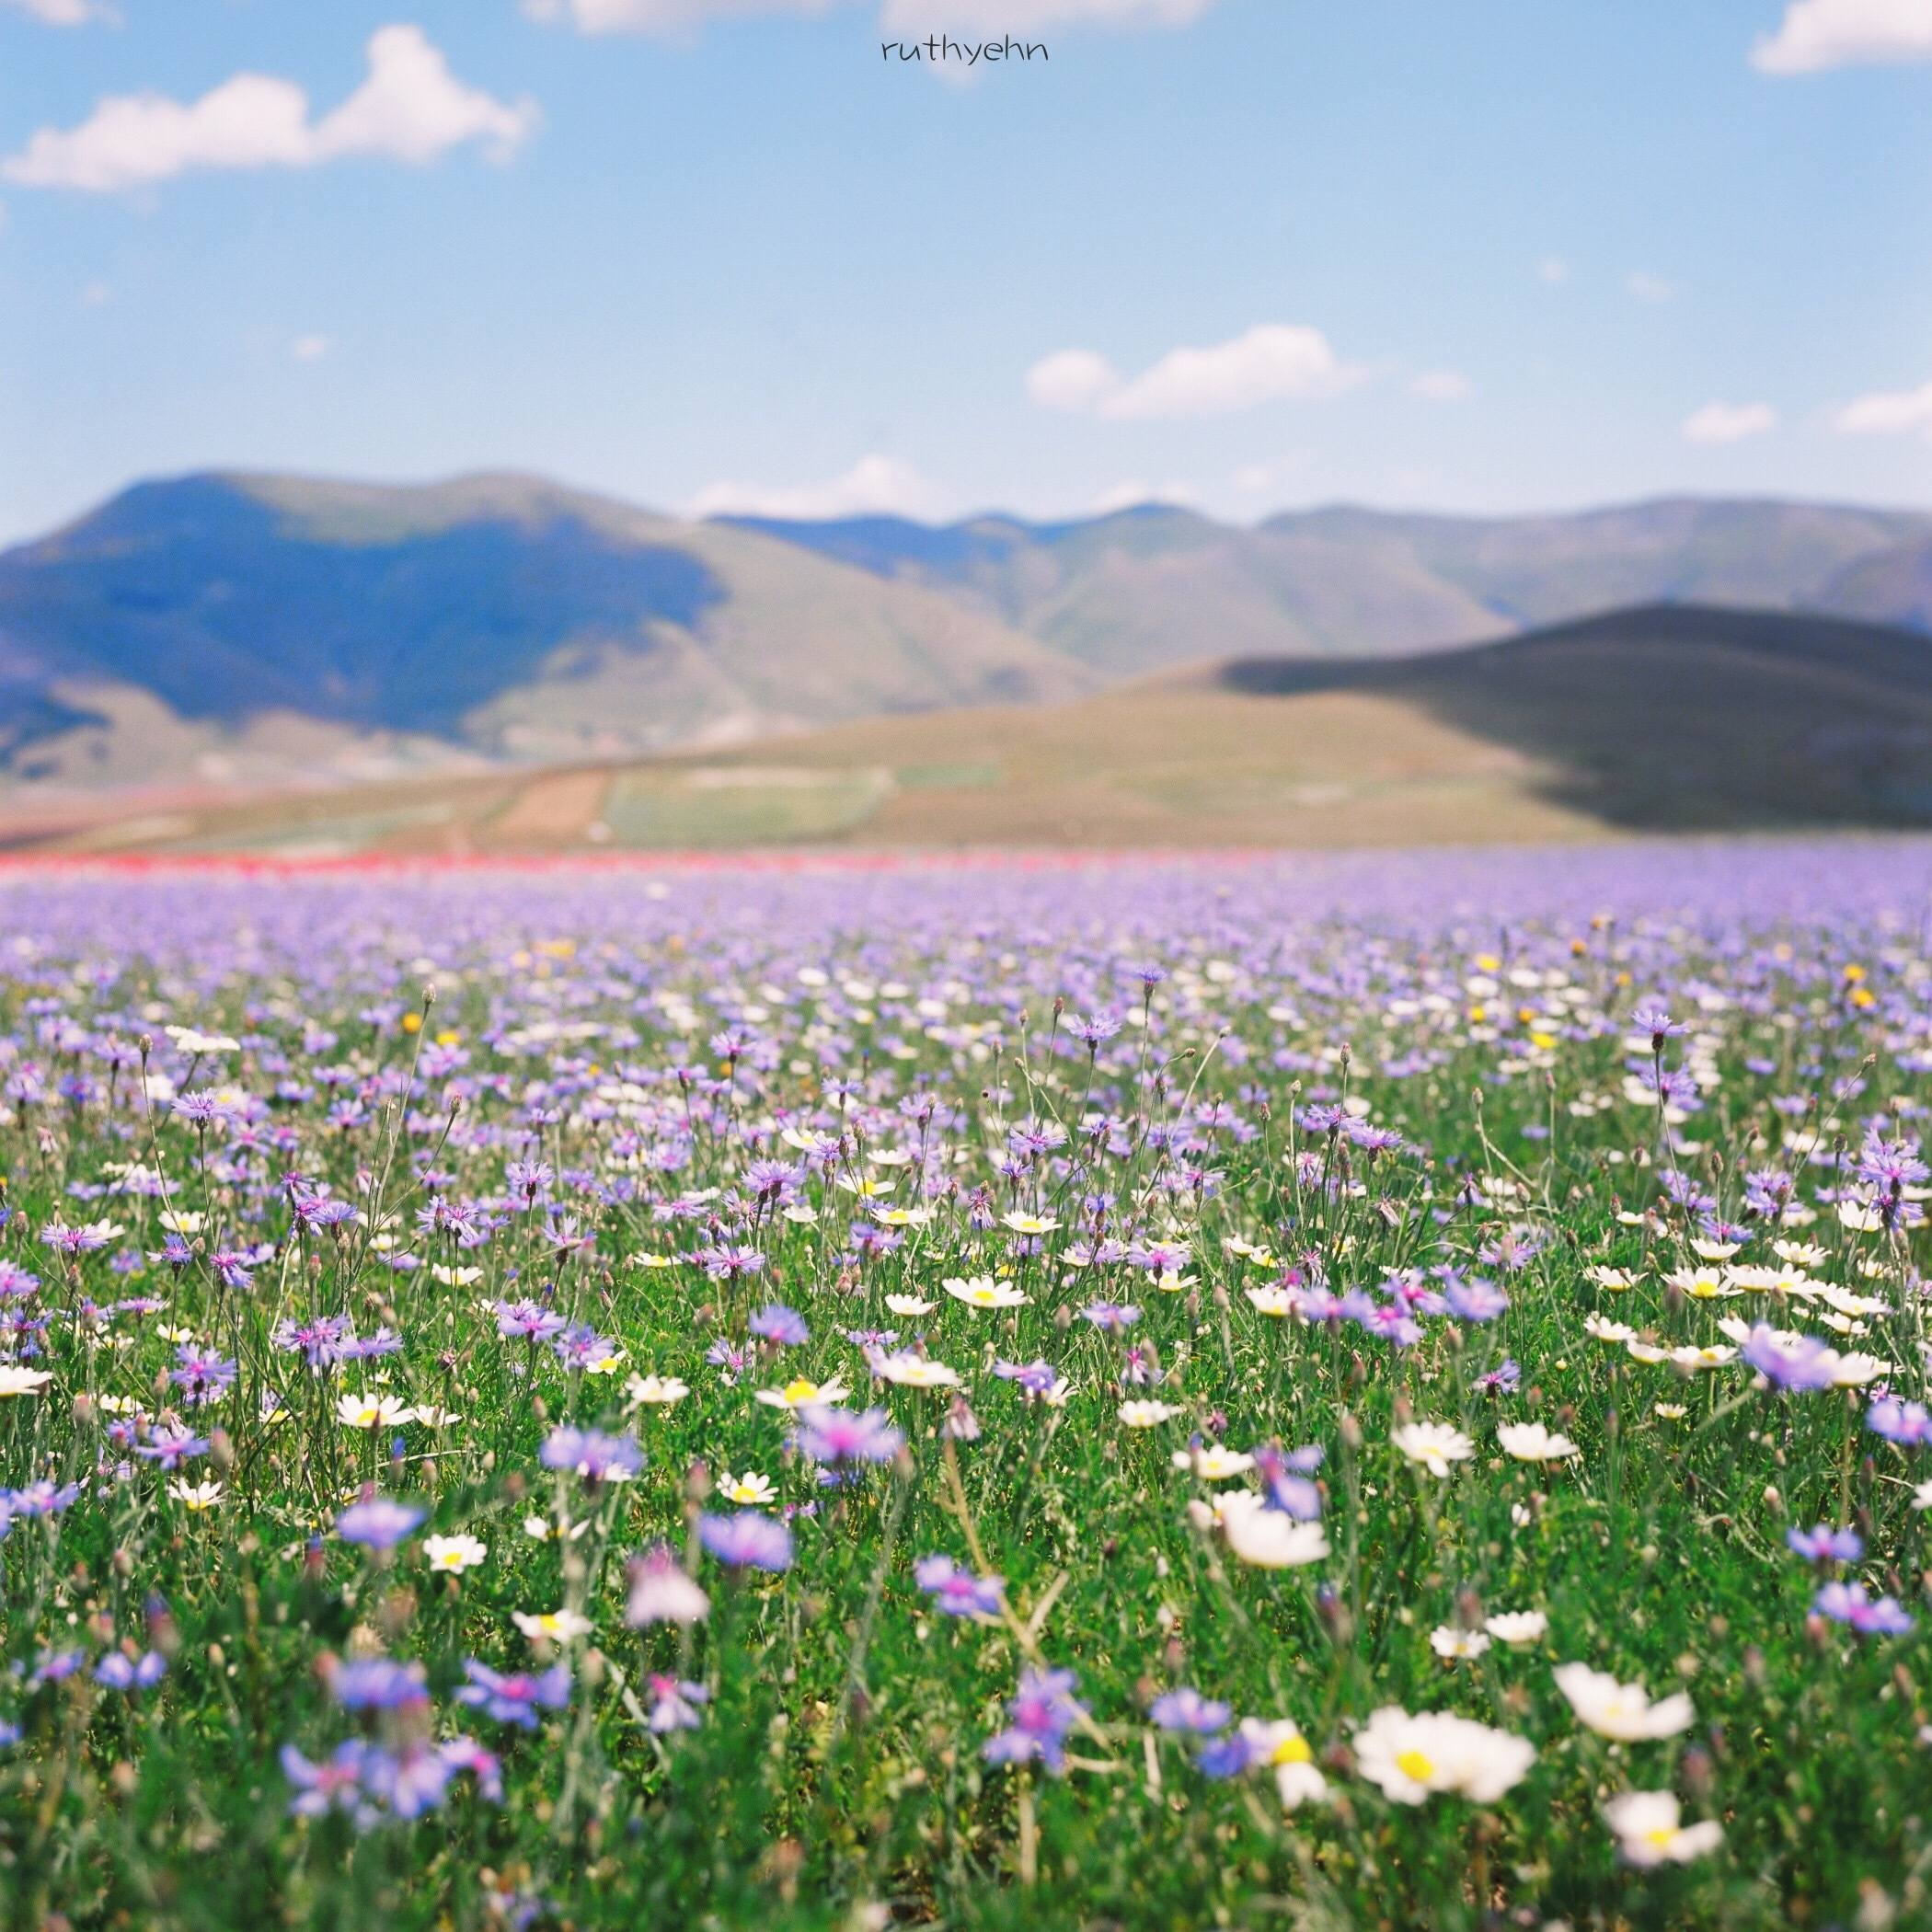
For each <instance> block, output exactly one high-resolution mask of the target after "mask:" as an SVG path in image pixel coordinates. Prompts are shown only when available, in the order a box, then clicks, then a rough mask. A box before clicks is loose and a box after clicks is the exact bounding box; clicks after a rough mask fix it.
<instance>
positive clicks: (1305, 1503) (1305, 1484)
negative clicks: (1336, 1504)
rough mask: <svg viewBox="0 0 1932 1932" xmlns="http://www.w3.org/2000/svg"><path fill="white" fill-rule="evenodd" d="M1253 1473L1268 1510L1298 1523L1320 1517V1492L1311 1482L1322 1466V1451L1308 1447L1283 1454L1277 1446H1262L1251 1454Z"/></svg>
mask: <svg viewBox="0 0 1932 1932" xmlns="http://www.w3.org/2000/svg"><path fill="white" fill-rule="evenodd" d="M1254 1458H1255V1473H1256V1475H1258V1476H1259V1478H1261V1495H1262V1500H1263V1501H1265V1502H1266V1504H1267V1505H1268V1507H1269V1508H1270V1509H1271V1510H1280V1511H1281V1512H1282V1513H1283V1514H1284V1515H1288V1516H1293V1517H1294V1520H1295V1521H1296V1522H1297V1523H1314V1522H1316V1521H1317V1520H1318V1519H1319V1517H1320V1515H1321V1491H1320V1489H1317V1487H1316V1486H1315V1484H1314V1482H1312V1481H1311V1480H1310V1477H1311V1475H1312V1473H1313V1472H1314V1471H1315V1470H1317V1469H1318V1468H1320V1467H1321V1465H1322V1449H1321V1445H1320V1444H1319V1443H1310V1444H1309V1445H1308V1446H1307V1447H1306V1448H1305V1449H1296V1450H1294V1451H1293V1452H1290V1451H1285V1450H1283V1449H1282V1446H1281V1445H1280V1443H1259V1444H1258V1445H1257V1446H1256V1448H1255V1451H1254Z"/></svg>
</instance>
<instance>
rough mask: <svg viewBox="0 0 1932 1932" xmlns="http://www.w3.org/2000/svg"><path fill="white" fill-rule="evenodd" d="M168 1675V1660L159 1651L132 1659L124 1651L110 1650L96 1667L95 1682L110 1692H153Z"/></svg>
mask: <svg viewBox="0 0 1932 1932" xmlns="http://www.w3.org/2000/svg"><path fill="white" fill-rule="evenodd" d="M165 1676H167V1658H165V1657H164V1656H162V1654H161V1653H160V1651H159V1650H150V1651H148V1652H147V1654H146V1655H145V1656H144V1657H140V1658H134V1657H130V1656H129V1655H128V1654H127V1653H126V1652H125V1651H124V1650H109V1652H108V1654H107V1655H106V1656H105V1657H103V1658H102V1659H101V1660H100V1662H98V1663H97V1664H96V1665H95V1666H94V1681H95V1683H97V1684H104V1685H107V1687H108V1688H109V1690H118V1691H136V1690H151V1689H152V1688H153V1687H154V1686H155V1685H157V1684H159V1683H160V1681H161V1680H162V1678H164V1677H165Z"/></svg>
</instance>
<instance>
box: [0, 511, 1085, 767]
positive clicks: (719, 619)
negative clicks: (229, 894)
mask: <svg viewBox="0 0 1932 1932" xmlns="http://www.w3.org/2000/svg"><path fill="white" fill-rule="evenodd" d="M1092 683H1093V679H1092V678H1091V677H1090V676H1089V675H1088V674H1087V673H1084V672H1082V671H1081V670H1080V669H1079V668H1078V667H1076V666H1075V665H1073V664H1071V663H1069V662H1068V661H1065V660H1064V659H1063V658H1061V657H1059V656H1058V655H1057V654H1056V653H1054V652H1053V651H1052V650H1050V649H1048V648H1046V647H1044V646H1042V645H1041V644H1039V643H1037V642H1035V641H1034V640H1033V639H1031V638H1027V637H1023V636H1021V635H1020V634H1019V633H1018V632H1017V631H1014V630H1012V629H1010V628H1009V627H1006V626H1004V625H1002V624H1000V623H999V622H998V621H997V620H996V619H995V618H992V617H989V616H986V615H983V614H981V613H979V612H976V611H973V610H971V609H967V608H965V607H963V606H961V605H960V604H958V603H956V602H951V601H949V600H947V599H945V598H942V597H940V596H937V595H935V594H934V593H933V592H929V591H926V590H922V589H920V588H919V587H918V586H916V585H912V584H897V583H886V582H882V581H880V580H879V579H878V578H876V577H874V576H872V575H870V574H868V573H867V572H864V571H860V570H857V569H852V568H850V567H849V566H846V565H844V564H841V563H838V562H836V561H834V560H832V559H829V558H814V557H809V556H806V555H804V554H802V553H800V552H799V550H798V549H797V548H796V547H795V546H783V545H780V544H777V543H776V542H774V541H773V540H772V539H770V538H768V537H763V536H760V535H756V534H755V533H752V532H747V531H742V530H733V529H730V528H727V527H724V526H722V525H718V524H707V523H680V522H678V521H676V520H674V519H671V518H666V517H658V516H653V515H650V514H649V513H648V512H642V511H637V510H632V509H629V508H627V506H625V505H623V504H620V503H615V502H613V501H611V500H607V499H603V498H597V497H592V496H586V495H582V494H581V493H578V492H574V491H569V490H564V489H558V488H557V487H556V486H554V485H551V484H546V483H542V482H539V481H536V480H535V479H532V478H528V477H466V478H463V479H460V480H458V481H456V482H453V483H447V484H440V485H433V486H429V487H425V488H388V487H380V486H363V485H351V484H339V483H321V482H315V481H311V480H308V479H304V478H294V477H248V476H201V477H185V478H181V479H178V480H177V481H172V482H164V483H152V484H144V485H140V486H137V487H136V488H134V489H130V490H128V491H126V492H125V493H124V494H122V495H121V496H119V497H117V498H115V499H114V500H113V501H111V502H110V503H108V504H107V505H105V506H104V507H103V508H102V509H100V510H98V511H97V512H94V513H93V514H92V515H90V516H87V517H85V518H83V519H81V520H80V521H79V522H78V523H74V524H72V525H70V526H68V527H67V528H65V529H63V530H61V531H58V532H56V533H54V535H52V536H50V537H47V538H45V539H43V540H41V541H40V542H38V543H35V544H30V545H28V546H24V547H22V548H19V549H16V550H13V551H10V552H8V553H7V554H6V556H4V557H0V764H4V767H5V769H6V771H7V772H8V773H9V774H11V775H12V776H14V777H15V778H16V780H33V779H39V780H40V781H42V782H47V781H59V782H64V783H67V784H86V783H114V782H120V783H139V782H149V783H153V782H161V781H166V780H168V779H177V780H179V779H184V778H194V777H200V778H204V779H205V778H209V777H221V776H240V777H249V776H254V777H258V778H259V777H282V778H286V777H287V776H290V775H291V774H292V772H293V773H295V774H303V773H310V774H318V775H324V776H358V775H367V774H369V773H371V772H372V771H375V770H380V769H385V768H387V769H407V768H408V766H410V765H425V764H427V765H435V766H442V767H447V766H449V765H453V764H454V765H461V764H463V763H465V762H467V763H471V764H475V763H477V762H478V761H480V760H484V759H503V758H514V759H523V760H555V759H558V758H568V757H583V756H586V755H593V754H602V755H606V756H610V755H622V754H625V753H636V752H638V751H643V750H648V749H650V748H653V747H656V746H661V745H666V744H674V743H689V742H719V741H728V740H730V739H733V738H749V737H754V736H758V735H762V734H765V733H768V732H771V731H776V730H796V729H799V728H802V727H806V726H810V725H813V724H820V723H823V722H825V721H827V720H829V719H837V718H844V717H851V716H855V715H857V714H860V713H868V712H877V711H893V710H908V709H917V708H922V707H929V706H936V705H954V704H963V703H972V702H981V703H983V702H986V701H989V700H995V699H1005V700H1010V701H1017V702H1030V701H1036V700H1041V699H1049V698H1056V697H1066V696H1073V695H1075V694H1076V693H1078V692H1080V691H1081V690H1083V689H1086V688H1088V687H1090V685H1091V684H1092Z"/></svg>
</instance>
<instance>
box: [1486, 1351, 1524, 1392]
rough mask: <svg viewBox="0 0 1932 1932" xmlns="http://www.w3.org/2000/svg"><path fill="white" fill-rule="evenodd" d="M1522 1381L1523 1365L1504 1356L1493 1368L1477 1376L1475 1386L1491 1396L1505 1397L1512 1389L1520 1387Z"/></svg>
mask: <svg viewBox="0 0 1932 1932" xmlns="http://www.w3.org/2000/svg"><path fill="white" fill-rule="evenodd" d="M1522 1381H1523V1364H1522V1363H1520V1362H1517V1361H1514V1360H1513V1359H1512V1358H1511V1357H1510V1356H1507V1355H1505V1356H1504V1357H1503V1359H1502V1360H1501V1362H1499V1363H1497V1364H1496V1366H1495V1367H1494V1368H1492V1369H1485V1370H1484V1371H1483V1372H1482V1374H1479V1375H1478V1376H1477V1378H1476V1386H1477V1387H1478V1388H1479V1389H1482V1390H1484V1391H1486V1392H1487V1393H1489V1394H1491V1395H1496V1394H1503V1395H1507V1394H1508V1393H1509V1392H1510V1391H1511V1390H1512V1389H1513V1388H1516V1387H1518V1386H1521V1384H1522Z"/></svg>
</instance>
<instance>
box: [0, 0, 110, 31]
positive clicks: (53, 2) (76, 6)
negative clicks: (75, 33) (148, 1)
mask: <svg viewBox="0 0 1932 1932" xmlns="http://www.w3.org/2000/svg"><path fill="white" fill-rule="evenodd" d="M0 6H12V7H15V8H17V10H18V11H19V12H21V13H26V14H31V15H32V16H33V17H34V18H35V19H36V20H39V21H41V22H43V23H44V24H45V25H46V26H49V27H85V26H86V24H87V22H88V21H89V20H111V19H113V18H114V9H113V8H112V7H111V6H105V5H103V4H102V0H0Z"/></svg>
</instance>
